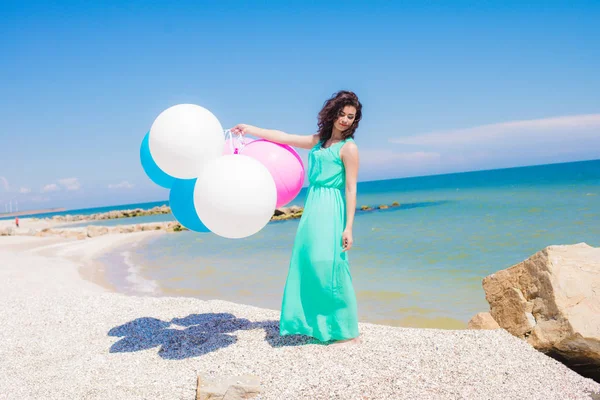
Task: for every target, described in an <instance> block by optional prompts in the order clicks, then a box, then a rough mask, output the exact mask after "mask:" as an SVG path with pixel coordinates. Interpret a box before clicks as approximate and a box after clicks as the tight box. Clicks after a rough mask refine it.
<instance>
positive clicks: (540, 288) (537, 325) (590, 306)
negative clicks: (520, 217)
mask: <svg viewBox="0 0 600 400" xmlns="http://www.w3.org/2000/svg"><path fill="white" fill-rule="evenodd" d="M483 289H484V290H485V296H486V300H487V301H488V303H489V304H490V313H491V315H492V317H493V318H494V320H495V321H497V323H498V324H499V325H500V326H501V327H502V328H504V329H506V330H507V331H508V332H510V333H511V334H513V335H514V336H517V337H519V338H522V339H524V340H526V341H527V342H528V343H530V344H531V345H532V346H533V347H535V348H536V349H538V350H540V351H542V352H544V353H546V354H548V355H549V356H552V357H554V358H556V359H558V360H560V361H562V362H563V363H564V364H566V365H567V366H569V367H571V368H572V369H573V370H575V371H577V372H579V373H580V374H581V375H584V376H588V377H591V378H593V379H596V380H598V379H600V248H594V247H591V246H589V245H587V244H585V243H579V244H576V245H565V246H549V247H546V248H545V249H543V250H542V251H539V252H537V253H536V254H534V255H533V256H531V257H529V258H528V259H527V260H525V261H523V262H521V263H519V264H516V265H514V266H512V267H510V268H508V269H505V270H502V271H499V272H497V273H495V274H492V275H490V276H487V277H486V278H484V279H483Z"/></svg>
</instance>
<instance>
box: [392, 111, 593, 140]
mask: <svg viewBox="0 0 600 400" xmlns="http://www.w3.org/2000/svg"><path fill="white" fill-rule="evenodd" d="M598 137H600V114H587V115H574V116H562V117H554V118H545V119H534V120H523V121H510V122H502V123H497V124H490V125H481V126H476V127H472V128H465V129H454V130H447V131H439V132H430V133H424V134H419V135H413V136H406V137H399V138H398V137H397V138H394V139H390V140H389V141H390V142H391V143H399V144H405V145H417V146H444V147H445V146H451V147H454V146H458V147H464V146H480V145H485V144H487V145H490V144H493V145H502V146H510V147H512V146H527V145H539V146H544V145H547V144H550V143H554V144H556V143H557V142H574V141H586V140H591V139H597V138H598Z"/></svg>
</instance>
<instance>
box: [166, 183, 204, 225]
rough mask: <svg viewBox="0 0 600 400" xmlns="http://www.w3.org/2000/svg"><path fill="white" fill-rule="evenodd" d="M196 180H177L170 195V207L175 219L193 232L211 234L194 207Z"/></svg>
mask: <svg viewBox="0 0 600 400" xmlns="http://www.w3.org/2000/svg"><path fill="white" fill-rule="evenodd" d="M195 185H196V178H194V179H175V182H174V183H173V186H172V187H171V192H170V193H169V206H170V207H171V212H172V213H173V216H174V217H175V219H176V220H177V221H178V222H179V223H180V224H181V225H183V226H185V227H186V228H188V229H189V230H191V231H196V232H210V229H208V228H207V227H206V225H204V224H203V223H202V221H200V218H199V217H198V213H196V207H195V206H194V186H195Z"/></svg>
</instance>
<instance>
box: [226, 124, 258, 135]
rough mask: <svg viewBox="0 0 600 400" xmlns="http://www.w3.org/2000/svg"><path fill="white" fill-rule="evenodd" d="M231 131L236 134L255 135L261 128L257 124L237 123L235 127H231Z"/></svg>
mask: <svg viewBox="0 0 600 400" xmlns="http://www.w3.org/2000/svg"><path fill="white" fill-rule="evenodd" d="M230 130H231V133H234V134H236V135H254V136H257V133H258V131H259V130H260V129H259V128H257V127H256V126H252V125H248V124H237V125H236V126H234V127H233V128H231V129H230Z"/></svg>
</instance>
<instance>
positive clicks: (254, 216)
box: [194, 154, 277, 239]
mask: <svg viewBox="0 0 600 400" xmlns="http://www.w3.org/2000/svg"><path fill="white" fill-rule="evenodd" d="M276 203H277V188H276V187H275V181H274V180H273V177H272V176H271V174H270V173H269V170H268V169H267V168H266V167H265V166H264V165H263V164H262V163H261V162H260V161H257V160H255V159H253V158H251V157H248V156H244V155H239V154H232V155H224V156H221V157H219V158H218V159H216V160H213V161H211V162H209V163H207V164H205V165H204V168H203V169H202V172H201V174H200V175H199V176H198V179H197V180H196V186H195V187H194V205H195V207H196V212H197V213H198V217H199V218H200V220H201V221H202V222H203V223H204V225H206V227H207V228H208V229H210V230H211V231H212V232H213V233H215V234H216V235H219V236H222V237H226V238H230V239H239V238H244V237H247V236H251V235H254V234H255V233H257V232H258V231H260V230H261V229H262V228H263V227H264V226H265V225H266V224H267V223H268V222H269V220H270V219H271V217H272V216H273V213H274V212H275V205H276Z"/></svg>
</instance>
